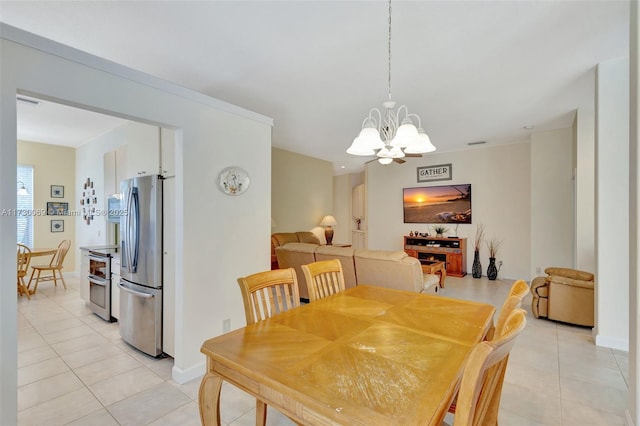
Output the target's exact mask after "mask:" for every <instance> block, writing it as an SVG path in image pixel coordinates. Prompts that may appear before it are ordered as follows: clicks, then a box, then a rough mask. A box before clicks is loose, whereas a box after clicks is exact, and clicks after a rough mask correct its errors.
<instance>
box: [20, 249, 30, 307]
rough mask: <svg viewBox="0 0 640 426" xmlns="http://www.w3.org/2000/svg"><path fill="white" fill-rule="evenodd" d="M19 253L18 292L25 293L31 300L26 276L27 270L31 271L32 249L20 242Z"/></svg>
mask: <svg viewBox="0 0 640 426" xmlns="http://www.w3.org/2000/svg"><path fill="white" fill-rule="evenodd" d="M17 253H18V256H17V265H18V271H17V272H18V294H19V295H20V296H22V295H23V294H24V295H26V296H27V298H28V299H29V300H31V295H30V294H29V289H28V288H27V284H26V283H25V281H24V277H26V276H27V272H28V271H29V263H30V262H31V249H30V248H29V247H27V246H25V245H24V244H20V243H18V249H17Z"/></svg>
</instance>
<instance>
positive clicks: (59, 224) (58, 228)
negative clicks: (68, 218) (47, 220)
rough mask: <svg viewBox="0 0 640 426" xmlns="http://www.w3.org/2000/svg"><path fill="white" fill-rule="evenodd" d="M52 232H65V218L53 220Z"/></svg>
mask: <svg viewBox="0 0 640 426" xmlns="http://www.w3.org/2000/svg"><path fill="white" fill-rule="evenodd" d="M51 232H64V220H62V219H54V220H52V221H51Z"/></svg>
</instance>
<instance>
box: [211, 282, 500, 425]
mask: <svg viewBox="0 0 640 426" xmlns="http://www.w3.org/2000/svg"><path fill="white" fill-rule="evenodd" d="M494 313H495V308H494V307H493V306H491V305H487V304H483V303H477V302H471V301H465V300H457V299H451V298H446V297H440V296H431V295H425V294H417V293H411V292H406V291H399V290H392V289H387V288H382V287H373V286H364V285H358V286H356V287H354V288H350V289H348V290H346V291H344V292H341V293H338V294H335V295H333V296H329V297H326V298H324V299H321V300H318V301H314V302H312V303H310V304H307V305H303V306H301V307H299V308H295V309H292V310H289V311H287V312H284V313H280V314H277V315H274V316H273V317H271V318H269V319H267V320H264V321H260V322H258V323H256V324H253V325H249V326H246V327H243V328H241V329H238V330H235V331H232V332H230V333H227V334H223V335H221V336H218V337H215V338H212V339H209V340H207V341H205V342H204V343H203V345H202V347H201V352H202V353H203V354H204V355H206V357H207V372H206V374H205V376H204V377H203V379H202V383H201V385H200V393H199V405H200V416H201V421H202V424H203V425H220V424H221V423H220V391H221V386H222V381H223V380H224V381H227V382H229V383H231V384H233V385H235V386H237V387H238V388H240V389H242V390H244V391H246V392H247V393H249V394H251V395H253V396H255V397H256V398H258V399H260V400H261V401H264V402H266V403H267V405H268V406H270V407H274V408H276V409H278V410H279V411H281V412H282V413H283V414H285V415H286V416H288V417H289V418H291V419H292V420H293V421H294V422H297V423H300V424H305V425H307V424H308V425H329V424H331V425H336V424H338V425H367V426H370V425H439V424H440V423H441V421H442V420H443V419H444V416H445V415H446V413H447V410H448V408H449V405H450V404H451V402H452V400H453V398H454V396H455V393H456V391H457V388H458V386H459V382H460V378H461V376H462V371H463V369H464V366H465V363H466V360H467V357H468V356H469V353H470V352H471V349H472V348H473V346H474V345H475V344H476V343H478V342H480V341H481V340H482V339H483V337H484V336H485V335H486V333H487V331H488V330H489V328H490V327H491V325H492V323H493V315H494Z"/></svg>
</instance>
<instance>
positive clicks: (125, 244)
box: [120, 187, 135, 274]
mask: <svg viewBox="0 0 640 426" xmlns="http://www.w3.org/2000/svg"><path fill="white" fill-rule="evenodd" d="M133 189H134V188H133V187H131V188H128V189H127V191H126V192H125V194H124V196H125V206H124V208H125V209H126V211H127V214H126V215H125V216H124V224H123V228H124V229H123V230H122V233H123V236H124V238H123V239H122V255H123V259H122V265H120V266H121V267H123V268H125V269H126V271H127V272H128V273H130V274H131V273H134V272H135V269H134V264H133V256H132V254H131V247H134V244H135V241H133V235H132V232H131V225H132V222H133V221H132V216H133V214H134V213H133V208H132V204H133Z"/></svg>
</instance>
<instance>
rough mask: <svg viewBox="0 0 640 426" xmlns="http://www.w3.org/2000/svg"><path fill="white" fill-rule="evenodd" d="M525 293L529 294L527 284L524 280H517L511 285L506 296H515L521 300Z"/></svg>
mask: <svg viewBox="0 0 640 426" xmlns="http://www.w3.org/2000/svg"><path fill="white" fill-rule="evenodd" d="M527 294H529V285H528V284H527V283H526V282H525V281H524V280H518V281H516V282H515V283H513V285H512V286H511V290H509V296H507V298H509V297H511V296H517V297H519V298H520V300H522V299H524V297H525V296H526V295H527Z"/></svg>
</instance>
